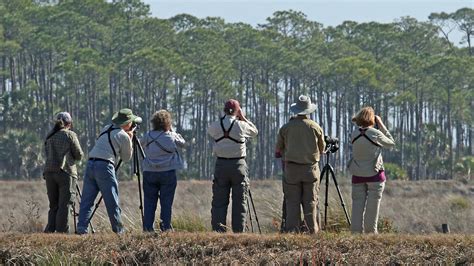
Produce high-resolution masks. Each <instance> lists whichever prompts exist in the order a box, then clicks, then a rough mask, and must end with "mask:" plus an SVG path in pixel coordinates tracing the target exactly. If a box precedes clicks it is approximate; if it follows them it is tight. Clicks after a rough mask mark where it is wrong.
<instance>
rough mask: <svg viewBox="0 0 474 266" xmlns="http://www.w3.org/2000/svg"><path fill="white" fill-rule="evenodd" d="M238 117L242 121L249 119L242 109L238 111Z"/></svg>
mask: <svg viewBox="0 0 474 266" xmlns="http://www.w3.org/2000/svg"><path fill="white" fill-rule="evenodd" d="M237 118H239V120H242V121H247V118H245V115H244V113H243V112H242V109H239V110H238V111H237Z"/></svg>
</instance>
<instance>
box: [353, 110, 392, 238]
mask: <svg viewBox="0 0 474 266" xmlns="http://www.w3.org/2000/svg"><path fill="white" fill-rule="evenodd" d="M352 121H353V122H354V123H355V124H356V125H357V126H358V127H357V128H356V129H355V130H354V132H352V158H351V161H350V163H349V171H350V172H351V174H352V219H351V220H352V222H351V231H352V232H353V233H363V232H365V233H377V221H378V216H379V208H380V201H381V200H382V193H383V190H384V187H385V179H386V177H385V172H384V167H383V159H382V149H384V148H391V147H393V146H395V141H394V139H393V137H392V135H390V133H389V132H388V130H387V127H386V126H385V125H384V123H383V122H382V119H381V118H380V117H379V116H376V115H375V112H374V109H372V107H364V108H362V109H361V110H360V111H359V112H358V113H357V115H355V116H354V117H353V118H352ZM374 126H377V127H378V129H376V128H375V127H374Z"/></svg>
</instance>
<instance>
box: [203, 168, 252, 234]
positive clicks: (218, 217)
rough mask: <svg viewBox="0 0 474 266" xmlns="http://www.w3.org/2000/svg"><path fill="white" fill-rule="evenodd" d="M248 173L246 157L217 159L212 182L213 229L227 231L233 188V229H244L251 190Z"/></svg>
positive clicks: (235, 230) (236, 230) (240, 230)
mask: <svg viewBox="0 0 474 266" xmlns="http://www.w3.org/2000/svg"><path fill="white" fill-rule="evenodd" d="M247 173H248V170H247V163H246V162H245V160H244V159H234V160H223V159H217V161H216V167H215V170H214V180H213V184H212V209H211V216H212V219H211V224H212V230H214V231H217V232H225V231H226V217H227V207H228V205H229V194H230V191H231V189H232V230H233V231H234V233H240V232H243V231H244V226H245V218H246V213H247V197H248V190H249V179H248V177H247Z"/></svg>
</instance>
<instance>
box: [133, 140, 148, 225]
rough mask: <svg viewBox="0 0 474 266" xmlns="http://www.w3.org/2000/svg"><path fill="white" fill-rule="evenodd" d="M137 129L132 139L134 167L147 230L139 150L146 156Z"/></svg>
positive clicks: (141, 211)
mask: <svg viewBox="0 0 474 266" xmlns="http://www.w3.org/2000/svg"><path fill="white" fill-rule="evenodd" d="M135 133H136V131H134V134H133V139H132V143H133V168H134V171H133V172H134V173H135V175H136V176H137V181H138V194H139V195H138V196H139V197H140V207H139V208H140V214H141V217H142V228H143V230H145V228H144V227H143V226H144V224H143V222H144V221H145V216H144V214H143V196H142V185H141V170H140V161H139V158H138V152H140V154H141V156H142V158H145V154H144V152H143V148H142V146H141V144H140V142H139V141H138V139H137V135H136V134H135Z"/></svg>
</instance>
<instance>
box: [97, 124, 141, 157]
mask: <svg viewBox="0 0 474 266" xmlns="http://www.w3.org/2000/svg"><path fill="white" fill-rule="evenodd" d="M109 127H110V125H108V126H105V127H104V128H103V129H102V130H101V131H100V132H101V134H102V133H103V132H105V131H107V129H108V128H109ZM113 128H114V130H112V131H111V132H110V140H111V142H112V145H114V149H115V153H116V157H115V156H114V152H113V150H112V147H110V143H109V139H108V136H107V133H105V134H103V135H102V136H100V137H99V138H98V139H97V140H96V142H95V145H94V147H93V148H92V150H91V151H90V152H89V158H101V159H105V160H109V161H110V162H113V163H114V164H115V165H116V164H117V162H118V161H119V158H120V159H122V161H124V162H126V161H129V160H130V159H131V158H132V140H131V139H130V137H129V136H128V134H127V133H126V132H125V131H124V130H123V129H121V128H120V127H119V126H117V125H113Z"/></svg>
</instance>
